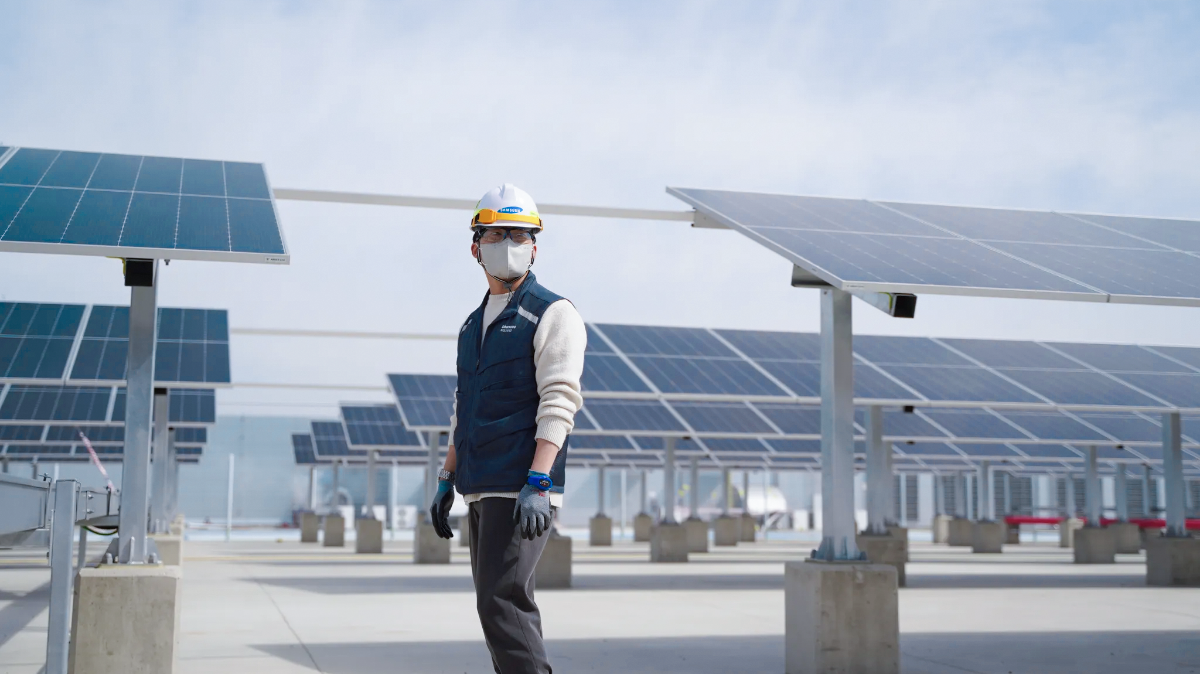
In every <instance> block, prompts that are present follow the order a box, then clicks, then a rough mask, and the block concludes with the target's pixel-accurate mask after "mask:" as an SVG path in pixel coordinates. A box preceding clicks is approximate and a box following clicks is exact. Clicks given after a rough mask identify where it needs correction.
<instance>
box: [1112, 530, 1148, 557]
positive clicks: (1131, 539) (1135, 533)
mask: <svg viewBox="0 0 1200 674" xmlns="http://www.w3.org/2000/svg"><path fill="white" fill-rule="evenodd" d="M1108 528H1109V530H1110V531H1112V532H1113V538H1115V539H1116V541H1117V554H1118V555H1136V554H1137V553H1138V552H1139V551H1140V550H1141V549H1142V530H1141V527H1139V526H1138V525H1136V524H1134V523H1132V522H1113V523H1112V524H1110V525H1108Z"/></svg>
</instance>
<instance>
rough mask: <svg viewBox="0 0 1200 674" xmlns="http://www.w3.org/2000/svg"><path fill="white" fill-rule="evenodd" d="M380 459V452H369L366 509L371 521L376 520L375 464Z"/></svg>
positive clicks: (367, 516)
mask: <svg viewBox="0 0 1200 674" xmlns="http://www.w3.org/2000/svg"><path fill="white" fill-rule="evenodd" d="M378 459H379V451H378V450H375V449H372V450H371V451H369V452H367V498H366V502H365V503H364V508H365V509H366V511H367V512H366V515H365V517H366V518H367V519H369V520H373V519H375V488H376V485H375V462H376V461H377V460H378ZM430 500H431V501H432V500H433V499H430Z"/></svg>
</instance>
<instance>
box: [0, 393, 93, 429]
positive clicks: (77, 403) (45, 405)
mask: <svg viewBox="0 0 1200 674" xmlns="http://www.w3.org/2000/svg"><path fill="white" fill-rule="evenodd" d="M112 394H113V390H112V388H111V387H91V386H27V385H21V384H13V385H11V386H9V387H8V393H7V395H5V396H4V401H3V403H2V404H0V421H9V422H13V421H24V422H39V421H40V422H47V421H75V422H88V421H92V422H105V421H108V407H109V402H110V399H111V397H112Z"/></svg>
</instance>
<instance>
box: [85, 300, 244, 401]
mask: <svg viewBox="0 0 1200 674" xmlns="http://www.w3.org/2000/svg"><path fill="white" fill-rule="evenodd" d="M128 356H129V307H116V306H100V305H97V306H94V307H92V311H91V314H90V316H89V317H88V322H87V326H86V327H85V328H84V331H83V337H82V339H81V340H80V342H79V350H78V353H77V354H76V356H75V364H74V366H73V367H72V368H71V376H70V381H71V382H91V381H104V382H111V383H123V382H124V380H125V360H126V358H128ZM229 369H230V368H229V319H228V314H227V312H226V311H225V310H223V309H170V308H161V309H159V310H158V342H157V344H156V347H155V360H154V381H155V383H156V384H159V385H163V386H172V387H176V388H178V387H184V386H197V385H205V386H212V385H219V384H228V383H230V371H229Z"/></svg>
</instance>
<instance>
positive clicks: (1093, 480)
mask: <svg viewBox="0 0 1200 674" xmlns="http://www.w3.org/2000/svg"><path fill="white" fill-rule="evenodd" d="M1083 476H1084V482H1083V505H1084V510H1085V511H1086V513H1087V523H1088V526H1092V527H1098V526H1100V512H1101V505H1102V501H1103V494H1102V492H1101V491H1100V473H1099V472H1098V471H1097V468H1096V446H1095V445H1089V446H1088V447H1087V448H1086V450H1085V454H1084V474H1083Z"/></svg>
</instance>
